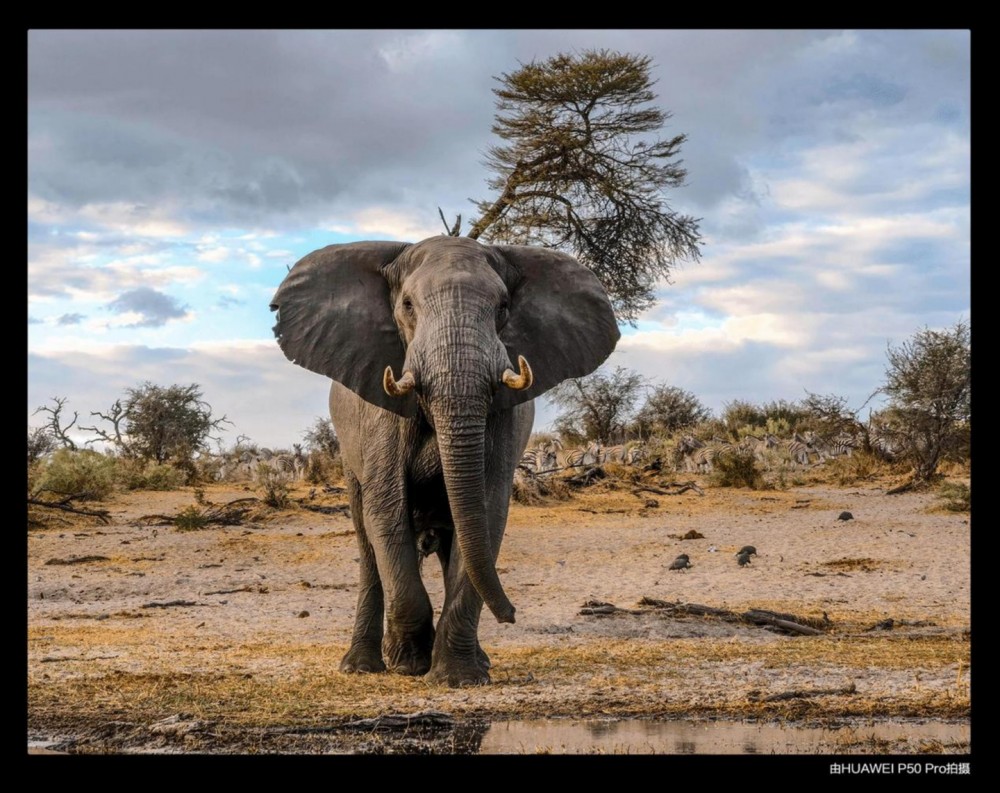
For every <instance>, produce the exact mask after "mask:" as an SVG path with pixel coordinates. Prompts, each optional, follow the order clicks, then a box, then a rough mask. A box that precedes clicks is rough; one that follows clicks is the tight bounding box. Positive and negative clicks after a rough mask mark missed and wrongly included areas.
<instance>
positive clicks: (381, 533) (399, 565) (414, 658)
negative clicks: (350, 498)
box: [365, 495, 434, 675]
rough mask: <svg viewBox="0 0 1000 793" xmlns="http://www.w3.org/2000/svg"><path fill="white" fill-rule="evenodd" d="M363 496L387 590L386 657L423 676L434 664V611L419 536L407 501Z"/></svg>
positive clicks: (395, 667)
mask: <svg viewBox="0 0 1000 793" xmlns="http://www.w3.org/2000/svg"><path fill="white" fill-rule="evenodd" d="M373 500H374V499H373V498H371V497H369V496H368V495H366V496H365V525H366V526H368V527H369V533H368V536H369V539H370V542H371V546H372V548H373V550H374V552H375V560H376V563H377V566H378V571H379V575H380V579H381V582H382V587H383V590H384V592H385V605H386V608H385V632H384V635H383V637H382V648H381V649H382V657H383V658H384V659H385V665H386V667H387V668H388V669H389V671H390V672H397V673H399V674H404V675H422V674H425V673H426V672H427V670H428V669H429V668H430V665H431V649H432V647H433V645H434V611H433V609H432V608H431V601H430V598H429V597H428V596H427V590H426V589H424V585H423V582H422V581H421V579H420V565H419V559H418V555H417V547H416V539H415V537H414V533H413V529H412V527H411V526H410V519H409V515H408V514H407V509H406V504H405V500H399V501H397V502H394V503H393V504H392V505H384V506H382V508H381V509H377V511H376V508H374V507H373V506H372V502H373Z"/></svg>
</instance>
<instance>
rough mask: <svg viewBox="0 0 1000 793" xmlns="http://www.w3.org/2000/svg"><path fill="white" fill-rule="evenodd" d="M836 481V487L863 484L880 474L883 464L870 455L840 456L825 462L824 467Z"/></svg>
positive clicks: (861, 453)
mask: <svg viewBox="0 0 1000 793" xmlns="http://www.w3.org/2000/svg"><path fill="white" fill-rule="evenodd" d="M824 468H826V470H828V471H829V472H830V473H831V474H833V476H834V478H835V479H836V481H837V484H838V485H841V486H844V485H854V484H857V483H858V482H864V481H866V480H868V479H871V478H872V477H874V476H877V475H878V474H879V473H881V471H882V468H883V464H882V463H881V462H880V461H879V460H878V458H876V457H875V456H874V455H872V454H868V453H867V452H863V451H856V452H854V454H852V455H851V456H850V457H847V456H846V455H845V456H841V457H836V458H834V459H832V460H827V462H826V465H825V466H824Z"/></svg>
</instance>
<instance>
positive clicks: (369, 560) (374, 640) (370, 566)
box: [340, 472, 385, 672]
mask: <svg viewBox="0 0 1000 793" xmlns="http://www.w3.org/2000/svg"><path fill="white" fill-rule="evenodd" d="M344 480H345V483H346V484H347V494H348V498H349V499H350V502H351V519H352V520H353V522H354V531H355V533H356V534H357V537H358V551H359V557H360V558H359V561H360V563H361V578H360V588H359V591H358V608H357V613H356V614H355V617H354V634H353V635H352V636H351V648H350V649H349V650H348V651H347V654H346V655H345V656H344V657H343V659H342V660H341V662H340V671H341V672H384V671H385V663H384V662H383V661H382V618H383V607H384V595H383V592H382V582H381V581H380V580H379V576H378V567H377V565H376V561H375V551H374V549H373V548H372V546H371V543H370V542H368V538H367V537H366V536H365V525H364V517H363V516H364V509H363V504H362V499H361V487H360V485H359V484H358V480H357V479H356V478H355V477H354V476H352V475H350V474H349V473H347V472H345V474H344Z"/></svg>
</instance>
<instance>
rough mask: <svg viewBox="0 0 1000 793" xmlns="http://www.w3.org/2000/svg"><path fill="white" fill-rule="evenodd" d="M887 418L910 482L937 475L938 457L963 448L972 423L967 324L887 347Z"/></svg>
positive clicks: (926, 332) (919, 334) (924, 333)
mask: <svg viewBox="0 0 1000 793" xmlns="http://www.w3.org/2000/svg"><path fill="white" fill-rule="evenodd" d="M887 355H888V358H889V363H888V366H887V368H886V371H885V376H886V382H885V385H883V386H882V388H881V391H882V392H883V393H884V394H886V395H887V396H888V397H889V408H888V411H887V412H888V414H889V416H890V418H891V419H892V423H893V424H894V425H895V427H896V428H897V432H896V434H897V437H898V439H899V440H900V441H901V442H902V445H903V447H904V449H905V456H906V458H907V459H908V460H909V461H910V463H911V464H912V465H913V481H914V483H915V484H920V483H924V482H927V481H929V480H930V479H931V477H933V476H934V474H935V473H936V472H937V467H938V464H939V463H940V462H941V459H942V457H943V456H944V455H945V454H947V453H948V452H949V451H952V450H954V449H955V448H956V447H957V446H959V445H960V444H962V443H963V442H964V440H965V439H966V436H967V430H968V427H969V425H970V423H971V420H972V401H971V397H972V350H971V332H970V328H969V325H968V324H967V323H965V322H958V323H956V324H955V326H954V327H951V328H948V329H946V330H942V331H937V330H931V329H929V328H924V329H923V330H920V331H917V332H916V333H915V334H914V335H913V336H912V337H911V338H910V339H908V340H907V341H905V342H903V343H902V344H900V345H899V346H898V347H893V346H892V345H889V348H888V351H887Z"/></svg>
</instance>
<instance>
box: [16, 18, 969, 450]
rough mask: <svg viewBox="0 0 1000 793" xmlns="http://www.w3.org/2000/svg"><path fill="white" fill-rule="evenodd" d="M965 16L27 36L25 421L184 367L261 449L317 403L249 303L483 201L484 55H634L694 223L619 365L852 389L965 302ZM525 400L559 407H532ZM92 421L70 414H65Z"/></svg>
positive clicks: (756, 384)
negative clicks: (322, 255) (878, 21)
mask: <svg viewBox="0 0 1000 793" xmlns="http://www.w3.org/2000/svg"><path fill="white" fill-rule="evenodd" d="M970 46H971V34H970V33H969V32H968V31H963V30H941V31H937V30H909V31H879V30H861V31H848V30H823V31H818V30H817V31H767V30H755V31H739V30H726V31H711V30H698V31H652V30H641V31H630V30H614V31H602V30H596V31H585V30H572V31H544V30H543V31H524V30H517V31H489V30H474V31H462V30H444V31H434V30H431V31H412V30H397V31H393V30H360V31H359V30H352V31H336V30H333V31H316V30H309V31H135V30H132V31H99V30H88V31H45V30H36V31H31V32H29V33H28V63H29V70H28V78H29V80H28V88H29V94H28V99H29V101H28V176H29V179H28V375H29V377H28V405H27V407H28V416H29V419H28V422H29V425H31V424H37V423H38V417H32V415H31V414H32V411H33V410H34V408H35V407H37V406H38V405H41V404H43V403H45V402H46V401H47V400H48V399H49V398H50V397H54V396H65V397H68V399H69V403H68V407H69V408H70V409H71V410H76V411H79V412H80V414H81V416H83V417H85V418H86V417H88V416H89V413H90V411H96V410H104V409H106V408H107V407H108V406H109V405H110V404H111V403H112V402H113V401H114V400H115V399H116V398H117V397H119V396H121V395H122V392H123V391H124V389H125V388H127V387H129V386H133V385H136V384H138V383H140V382H142V381H144V380H150V381H152V382H155V383H159V384H162V385H169V384H171V383H184V384H186V383H191V382H195V383H199V384H200V385H201V386H202V390H203V393H204V395H205V398H206V399H207V401H208V402H210V403H211V404H212V406H213V407H214V408H215V411H216V413H217V414H221V413H225V414H226V415H227V416H228V417H229V418H230V419H231V420H232V421H233V426H232V428H231V430H230V431H229V432H228V434H227V436H226V438H227V440H229V441H230V442H231V440H232V439H233V438H235V436H236V434H238V433H242V434H245V435H249V436H250V437H251V438H253V439H254V440H257V441H258V442H260V443H263V444H266V445H270V446H288V445H289V444H291V443H292V442H295V441H298V440H299V439H300V438H301V434H302V431H303V430H304V429H305V428H306V427H307V426H308V425H309V424H311V423H312V420H313V418H314V417H315V416H318V415H323V414H325V412H326V396H327V390H328V386H327V381H326V380H325V379H324V378H323V377H321V376H319V375H315V374H312V373H310V372H307V371H305V370H303V369H300V368H298V367H296V366H294V365H293V364H291V363H289V362H288V361H287V360H286V359H285V358H284V357H283V355H282V354H281V352H280V350H279V349H278V347H277V344H276V343H275V342H274V340H273V335H272V333H271V325H272V324H273V321H272V315H271V313H270V311H269V310H268V302H269V300H270V298H271V296H272V295H273V293H274V290H275V289H276V287H277V285H278V284H279V283H280V282H281V279H282V277H283V276H284V274H285V273H286V271H287V268H288V267H289V266H290V265H292V264H294V262H295V261H297V260H298V259H299V258H301V257H302V256H304V255H305V254H307V253H309V252H310V251H312V250H314V249H316V248H319V247H322V246H325V245H329V244H331V243H337V242H347V241H352V240H359V239H397V240H405V241H418V240H420V239H423V238H425V237H428V236H432V235H436V234H439V233H440V232H441V230H442V227H441V224H440V220H439V219H438V217H437V207H439V206H440V207H442V209H443V210H444V212H445V214H446V215H447V216H449V217H454V215H455V214H456V213H459V212H461V213H462V214H463V215H464V216H465V217H466V218H468V217H469V216H470V215H471V210H472V207H471V205H470V204H469V199H482V198H487V197H491V193H490V191H489V190H488V188H487V186H486V183H485V180H486V178H487V177H488V173H487V172H486V170H485V168H484V167H483V165H482V159H483V156H484V153H485V151H486V149H487V148H488V147H489V146H490V145H491V144H492V143H494V142H495V139H494V138H493V136H492V135H491V132H490V125H491V123H492V120H493V114H494V106H493V95H492V93H491V90H490V89H491V88H492V87H493V86H494V85H495V82H494V80H493V77H494V76H495V75H498V74H500V73H502V72H505V71H506V72H509V71H512V70H514V69H516V68H517V66H518V63H519V62H528V61H531V60H532V59H544V58H547V57H549V56H551V55H554V54H556V53H557V52H565V51H572V50H582V49H595V48H611V49H617V50H620V51H624V52H632V53H641V54H645V55H648V56H650V57H651V58H652V61H653V64H654V67H653V76H654V78H656V79H657V80H658V83H657V86H656V91H657V93H658V100H657V103H658V105H659V106H660V107H662V108H664V109H666V110H668V111H670V112H671V113H672V114H673V116H672V118H671V119H670V121H669V125H668V128H667V129H666V130H665V132H664V134H666V135H676V134H681V133H683V134H686V135H687V136H688V140H687V142H686V143H685V145H684V147H683V151H682V154H681V157H682V158H683V160H684V166H685V167H686V168H687V172H688V176H687V185H686V186H685V187H683V188H679V189H677V190H674V191H673V192H672V193H671V194H670V196H669V200H670V202H671V204H672V206H673V207H674V208H675V209H677V210H678V211H680V212H682V213H686V214H691V215H694V216H696V217H699V218H701V219H702V220H701V229H702V232H703V235H704V238H705V244H704V247H703V249H702V259H701V261H699V262H697V263H686V264H683V265H682V266H681V267H679V268H678V269H677V270H676V271H675V273H674V274H673V277H672V279H671V280H672V283H670V284H666V283H664V284H662V285H661V286H660V288H659V289H658V290H657V294H658V297H659V302H658V303H657V305H656V306H654V307H653V308H651V309H650V310H649V311H648V312H646V313H645V314H644V315H643V317H642V318H641V319H640V321H639V322H638V323H637V327H636V328H629V327H624V328H623V338H622V341H621V342H620V343H619V345H618V349H617V350H616V352H615V353H614V354H613V355H612V357H611V359H610V360H609V364H610V365H621V366H627V367H630V368H633V369H636V370H638V371H639V372H641V373H642V374H643V375H645V376H646V377H648V378H649V379H650V380H651V381H654V382H665V383H668V384H670V385H676V386H680V387H682V388H685V389H688V390H690V391H693V392H694V393H695V394H697V395H698V396H699V397H700V398H701V399H702V401H703V402H704V403H705V404H706V405H708V406H709V407H711V408H713V409H715V410H718V409H720V408H721V407H722V406H723V404H724V403H725V402H727V401H731V400H733V399H749V400H753V401H765V400H772V399H790V400H794V399H799V398H801V397H803V396H804V395H805V392H806V390H808V391H812V392H816V393H824V394H826V393H836V394H839V395H843V396H846V397H848V398H849V400H850V402H851V404H852V405H853V406H855V407H857V406H860V405H861V403H862V402H864V400H865V399H866V398H867V396H868V395H869V394H871V393H872V391H874V390H875V389H876V388H877V387H878V385H879V384H880V383H881V381H882V377H883V374H884V369H885V350H886V345H887V344H890V343H892V344H898V343H899V342H901V341H903V340H904V339H906V338H907V337H908V336H910V335H911V334H912V333H913V332H914V331H915V330H917V329H919V328H922V327H924V326H929V327H932V328H941V327H946V326H948V325H952V324H954V323H955V322H956V321H958V320H960V319H969V318H970V317H971V311H970V240H969V235H970V231H969V226H970V209H969V205H970V77H971V63H970ZM540 407H542V410H541V411H540V421H539V423H540V424H544V423H545V422H546V421H549V420H551V419H552V418H553V416H554V414H553V412H552V410H551V408H549V407H546V406H544V405H542V406H540ZM84 423H88V422H87V421H85V422H84Z"/></svg>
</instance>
